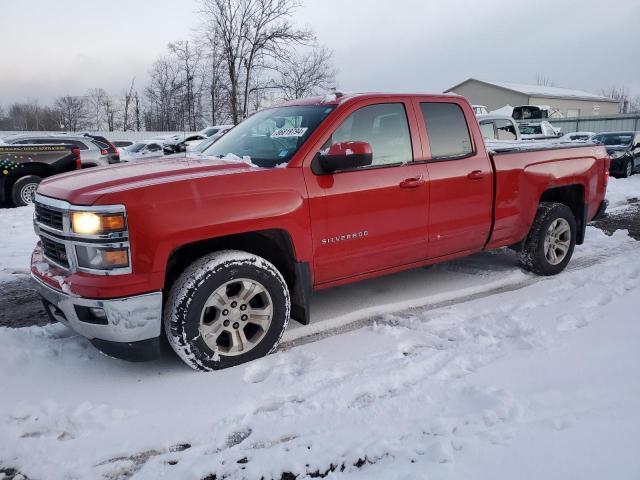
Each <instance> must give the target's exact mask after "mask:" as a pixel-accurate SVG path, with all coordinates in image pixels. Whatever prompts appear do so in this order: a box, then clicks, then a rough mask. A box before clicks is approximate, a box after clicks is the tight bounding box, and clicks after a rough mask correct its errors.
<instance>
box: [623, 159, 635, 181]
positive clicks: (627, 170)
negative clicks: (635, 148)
mask: <svg viewBox="0 0 640 480" xmlns="http://www.w3.org/2000/svg"><path fill="white" fill-rule="evenodd" d="M631 175H633V161H632V160H627V163H625V164H624V170H622V175H620V176H621V177H622V178H628V177H630V176H631Z"/></svg>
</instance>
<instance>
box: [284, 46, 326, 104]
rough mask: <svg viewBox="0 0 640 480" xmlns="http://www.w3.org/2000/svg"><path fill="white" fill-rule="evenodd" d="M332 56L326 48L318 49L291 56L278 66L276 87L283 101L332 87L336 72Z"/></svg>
mask: <svg viewBox="0 0 640 480" xmlns="http://www.w3.org/2000/svg"><path fill="white" fill-rule="evenodd" d="M332 56H333V54H332V52H331V51H330V50H328V49H327V48H325V47H318V48H314V49H313V50H312V51H311V52H310V53H306V54H301V55H300V54H299V55H292V56H290V57H288V58H287V59H286V61H283V62H282V63H281V64H279V65H278V67H277V69H278V71H279V72H280V77H279V78H278V79H276V86H277V88H278V89H279V90H281V91H282V94H283V96H284V98H285V100H294V99H296V98H302V97H306V96H310V95H314V94H317V93H319V92H320V91H322V90H328V89H329V88H330V87H332V86H334V83H335V75H336V71H335V69H334V68H333V66H332Z"/></svg>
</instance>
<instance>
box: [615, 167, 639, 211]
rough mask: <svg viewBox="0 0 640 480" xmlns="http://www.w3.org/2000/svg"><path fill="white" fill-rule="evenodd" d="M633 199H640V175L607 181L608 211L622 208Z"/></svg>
mask: <svg viewBox="0 0 640 480" xmlns="http://www.w3.org/2000/svg"><path fill="white" fill-rule="evenodd" d="M633 198H635V199H640V175H633V176H631V177H629V178H613V177H611V178H610V179H609V185H608V187H607V200H609V208H610V209H612V208H617V207H621V206H624V205H625V204H626V203H627V202H628V201H629V200H631V199H633Z"/></svg>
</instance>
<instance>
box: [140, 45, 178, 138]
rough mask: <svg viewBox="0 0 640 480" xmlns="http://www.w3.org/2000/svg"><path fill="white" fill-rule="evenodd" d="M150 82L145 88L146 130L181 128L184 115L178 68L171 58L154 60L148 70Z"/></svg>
mask: <svg viewBox="0 0 640 480" xmlns="http://www.w3.org/2000/svg"><path fill="white" fill-rule="evenodd" d="M149 76H150V83H149V85H148V86H147V87H146V88H145V96H146V99H147V111H146V112H145V124H146V126H147V130H160V131H169V130H182V126H183V125H184V122H183V120H184V115H183V108H182V103H181V101H180V92H181V90H182V84H181V81H180V80H181V79H180V69H179V68H178V67H177V66H176V65H175V62H173V61H172V60H171V59H169V58H166V57H162V58H160V59H158V60H156V61H155V63H154V64H153V65H152V67H151V70H150V72H149Z"/></svg>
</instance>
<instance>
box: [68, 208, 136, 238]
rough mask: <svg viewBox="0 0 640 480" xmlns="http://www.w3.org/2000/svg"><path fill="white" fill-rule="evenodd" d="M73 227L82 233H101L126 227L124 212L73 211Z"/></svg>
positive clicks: (121, 229) (117, 230) (76, 231)
mask: <svg viewBox="0 0 640 480" xmlns="http://www.w3.org/2000/svg"><path fill="white" fill-rule="evenodd" d="M71 228H72V230H73V233H78V234H80V235H101V234H104V233H111V232H122V231H124V230H125V229H126V222H125V218H124V214H123V213H95V212H72V213H71Z"/></svg>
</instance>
